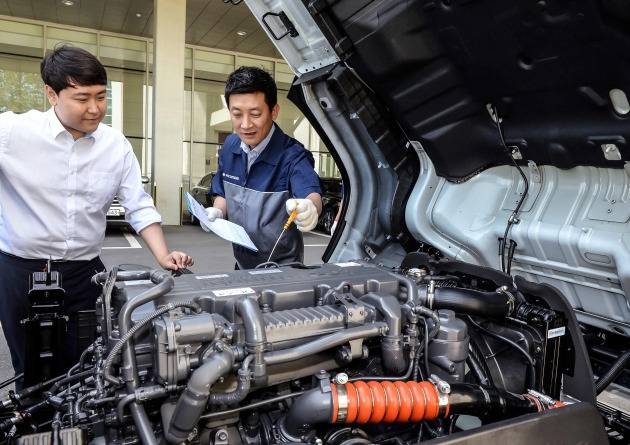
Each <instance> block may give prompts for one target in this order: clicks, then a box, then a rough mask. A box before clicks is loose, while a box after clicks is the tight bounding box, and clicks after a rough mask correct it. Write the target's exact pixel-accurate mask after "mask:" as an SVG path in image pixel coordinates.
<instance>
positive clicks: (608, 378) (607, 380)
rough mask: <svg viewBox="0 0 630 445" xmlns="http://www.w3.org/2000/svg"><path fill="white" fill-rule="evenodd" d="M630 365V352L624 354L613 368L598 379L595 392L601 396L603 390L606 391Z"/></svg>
mask: <svg viewBox="0 0 630 445" xmlns="http://www.w3.org/2000/svg"><path fill="white" fill-rule="evenodd" d="M628 363H630V350H629V351H626V352H624V353H622V354H621V355H620V356H619V358H618V359H617V360H615V362H614V363H613V364H612V366H611V367H610V368H609V369H608V371H606V372H605V373H604V375H603V376H601V377H600V378H598V379H597V381H596V382H595V392H596V393H597V394H600V393H601V392H602V391H603V390H605V389H606V388H607V387H608V385H610V384H611V383H612V382H614V381H615V379H616V378H617V377H619V374H621V372H622V371H623V370H624V369H625V368H626V366H628Z"/></svg>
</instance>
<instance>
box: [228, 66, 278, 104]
mask: <svg viewBox="0 0 630 445" xmlns="http://www.w3.org/2000/svg"><path fill="white" fill-rule="evenodd" d="M247 93H264V94H265V102H266V103H267V105H268V106H269V110H271V109H272V108H273V107H274V106H275V105H276V104H277V103H278V88H277V87H276V82H275V81H274V80H273V77H271V75H270V74H269V73H268V72H267V71H265V70H263V69H262V68H257V67H255V66H242V67H240V68H238V69H237V70H236V71H234V72H233V73H232V74H230V76H229V77H228V79H227V81H226V82H225V102H226V103H227V105H228V108H229V107H230V95H231V94H247Z"/></svg>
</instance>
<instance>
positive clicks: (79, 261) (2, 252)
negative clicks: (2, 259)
mask: <svg viewBox="0 0 630 445" xmlns="http://www.w3.org/2000/svg"><path fill="white" fill-rule="evenodd" d="M0 254H1V255H4V256H8V257H9V258H13V259H16V260H19V261H22V262H25V263H35V262H39V263H42V262H44V263H46V262H48V258H22V257H20V256H17V255H13V254H12V253H8V252H5V251H3V250H0ZM96 258H98V257H96ZM96 258H92V259H91V260H50V262H51V263H89V262H90V261H94V260H95V259H96Z"/></svg>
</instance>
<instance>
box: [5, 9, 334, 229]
mask: <svg viewBox="0 0 630 445" xmlns="http://www.w3.org/2000/svg"><path fill="white" fill-rule="evenodd" d="M232 3H240V2H227V3H226V2H224V1H223V0H188V1H183V0H90V1H87V0H26V1H25V0H4V1H0V112H4V111H14V112H16V113H20V112H25V111H28V110H30V109H39V110H42V111H43V110H46V109H47V108H48V107H49V106H50V105H49V104H48V101H47V100H46V98H45V95H44V89H43V85H42V81H41V77H40V74H39V66H40V62H41V60H42V58H43V56H44V54H45V52H46V51H47V50H51V49H53V48H54V47H55V46H56V45H59V44H62V43H70V44H73V45H75V46H79V47H82V48H84V49H86V50H88V51H90V52H92V53H93V54H95V55H96V56H97V57H98V58H99V60H100V61H101V62H102V63H103V65H104V66H105V68H106V70H107V74H108V105H109V106H108V116H107V117H106V119H105V120H104V121H103V122H104V123H106V124H108V125H111V126H113V127H115V128H117V129H119V130H120V131H122V132H123V133H124V134H125V136H126V137H127V139H128V140H129V141H130V142H131V144H132V146H133V148H134V152H135V153H136V156H137V158H138V161H139V162H140V166H141V169H142V173H143V174H144V175H146V176H148V177H149V178H150V182H149V183H148V185H147V191H148V192H149V193H151V194H152V196H153V198H154V201H155V203H156V207H157V209H158V211H159V212H160V213H161V214H162V217H163V222H164V224H167V225H181V224H183V223H184V222H185V214H186V213H187V212H186V204H185V199H184V192H186V191H189V190H190V189H191V188H192V187H193V186H194V185H195V184H196V183H197V181H199V180H200V179H201V178H202V177H203V176H204V175H205V174H206V173H207V172H210V171H213V170H216V167H217V160H218V154H219V150H220V148H221V144H222V142H223V141H224V140H225V137H226V136H227V135H229V134H230V133H231V132H232V126H231V123H230V119H229V114H228V111H227V108H225V103H224V100H223V90H224V82H225V79H227V76H228V75H229V73H231V72H232V71H233V70H234V69H236V68H237V67H239V66H243V65H253V66H258V67H262V68H264V69H265V70H267V71H269V72H270V73H272V75H273V76H274V78H275V79H276V82H277V84H278V89H279V91H278V101H279V104H280V114H279V117H278V119H277V123H278V124H279V125H280V127H281V128H282V129H283V130H284V131H285V133H287V134H289V135H291V136H293V137H295V138H296V139H298V140H299V141H300V142H302V143H303V144H304V145H305V146H306V148H307V149H309V150H310V151H312V152H313V155H314V158H315V168H316V170H317V172H318V174H319V175H320V176H322V177H338V176H339V171H338V169H337V168H336V166H335V164H334V161H333V159H332V157H331V156H330V154H329V153H328V149H327V148H326V146H325V145H324V144H323V143H322V142H321V140H320V138H319V136H318V135H317V133H316V132H315V131H314V130H313V128H312V126H311V125H310V124H309V123H308V121H307V120H306V119H305V118H304V116H303V115H302V114H301V113H300V111H299V110H298V109H297V107H295V106H294V105H293V104H292V103H291V102H290V101H289V100H288V99H287V98H286V93H287V91H288V89H289V87H290V85H291V82H292V81H293V77H294V76H293V73H292V72H291V69H290V68H289V66H288V65H287V64H286V63H285V62H284V61H283V60H282V59H281V58H280V55H279V53H278V52H277V51H276V50H275V47H274V46H273V43H272V42H271V40H270V39H269V37H268V36H267V34H266V33H265V31H264V30H263V29H262V28H261V27H260V25H259V24H258V22H257V21H256V20H255V18H254V17H253V16H251V13H250V12H249V9H248V8H247V7H246V5H245V4H240V5H239V4H232Z"/></svg>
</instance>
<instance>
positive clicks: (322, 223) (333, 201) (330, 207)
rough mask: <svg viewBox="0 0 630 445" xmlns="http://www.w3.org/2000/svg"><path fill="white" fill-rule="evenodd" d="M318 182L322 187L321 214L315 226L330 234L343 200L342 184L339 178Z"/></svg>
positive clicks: (321, 179) (322, 179) (324, 179)
mask: <svg viewBox="0 0 630 445" xmlns="http://www.w3.org/2000/svg"><path fill="white" fill-rule="evenodd" d="M319 182H320V185H321V187H322V213H321V214H320V215H319V221H318V222H317V225H318V226H319V227H321V228H322V229H324V230H325V231H326V233H330V229H331V228H332V225H333V223H334V222H335V215H337V212H338V211H339V206H340V205H341V199H342V198H343V191H342V190H343V183H342V181H341V179H340V178H320V179H319Z"/></svg>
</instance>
